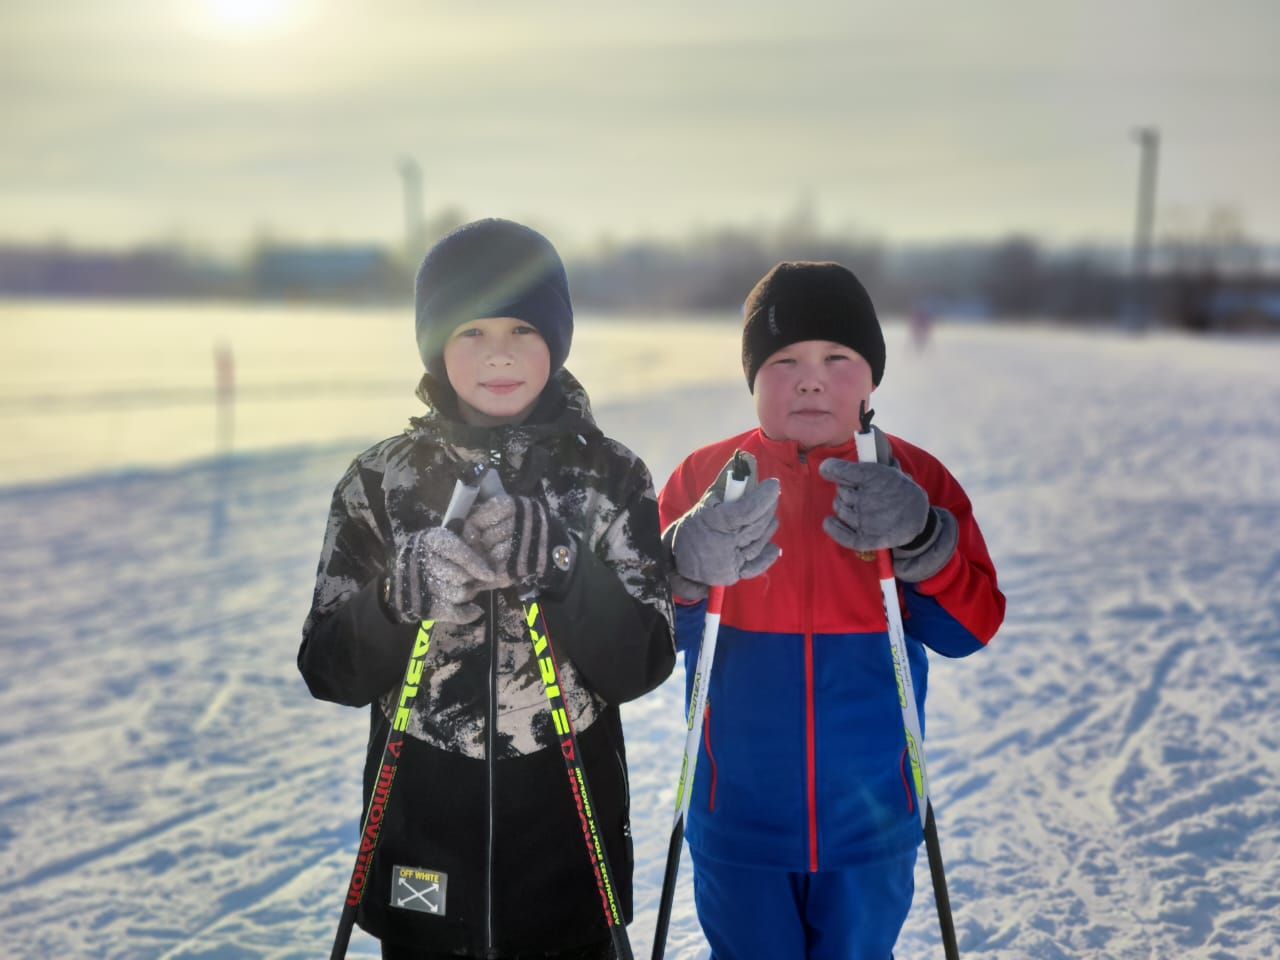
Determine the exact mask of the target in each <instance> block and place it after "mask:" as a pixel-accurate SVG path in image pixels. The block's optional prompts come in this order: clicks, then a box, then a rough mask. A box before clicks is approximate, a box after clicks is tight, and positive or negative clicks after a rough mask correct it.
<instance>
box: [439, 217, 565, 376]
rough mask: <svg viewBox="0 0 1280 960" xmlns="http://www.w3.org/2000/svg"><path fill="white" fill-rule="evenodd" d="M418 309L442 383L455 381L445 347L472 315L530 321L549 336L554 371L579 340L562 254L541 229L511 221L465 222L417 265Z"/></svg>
mask: <svg viewBox="0 0 1280 960" xmlns="http://www.w3.org/2000/svg"><path fill="white" fill-rule="evenodd" d="M414 315H415V323H416V328H417V334H418V353H419V354H421V356H422V363H423V366H425V367H426V368H427V372H428V373H430V374H431V375H432V376H433V377H435V379H436V380H438V381H440V382H441V383H447V382H448V379H447V376H446V374H445V369H444V345H445V343H446V342H447V341H448V339H449V335H450V334H451V333H453V331H454V330H455V329H457V327H458V326H459V325H460V324H463V323H467V322H469V321H471V320H480V319H482V318H485V317H514V318H515V319H517V320H523V321H524V322H525V323H527V324H529V325H530V326H532V327H533V328H534V329H535V330H537V331H538V333H540V334H541V335H542V339H543V340H545V341H546V342H547V349H548V350H549V351H550V353H551V373H553V374H554V373H555V372H556V371H557V370H559V369H560V367H561V366H563V365H564V360H565V357H566V356H568V354H569V344H570V343H571V342H572V341H573V305H572V304H571V303H570V301H569V281H568V279H567V278H566V277H565V273H564V264H563V263H561V261H560V256H559V254H557V253H556V249H555V247H553V246H552V245H551V241H549V240H548V239H547V238H546V237H544V236H543V235H542V234H540V233H538V232H537V231H536V230H531V229H530V228H529V227H526V226H523V225H521V224H519V223H514V222H512V221H510V220H499V219H489V220H476V221H474V222H472V223H467V224H464V225H463V226H461V227H458V229H457V230H454V231H453V232H452V233H450V234H449V235H448V236H446V237H444V238H443V239H442V240H440V242H439V243H437V244H436V245H435V246H434V247H432V248H431V250H430V252H429V253H427V256H426V258H425V259H424V260H423V261H422V266H421V267H419V268H418V279H417V283H416V284H415V287H414Z"/></svg>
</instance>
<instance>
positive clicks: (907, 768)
mask: <svg viewBox="0 0 1280 960" xmlns="http://www.w3.org/2000/svg"><path fill="white" fill-rule="evenodd" d="M898 768H899V770H900V771H901V772H902V789H903V791H904V792H905V793H906V795H907V813H915V812H916V792H915V789H914V788H913V787H912V785H911V765H910V761H909V760H908V758H907V748H906V747H903V748H902V756H901V757H900V758H899V759H898Z"/></svg>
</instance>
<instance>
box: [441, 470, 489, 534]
mask: <svg viewBox="0 0 1280 960" xmlns="http://www.w3.org/2000/svg"><path fill="white" fill-rule="evenodd" d="M488 470H489V468H488V467H486V466H485V465H484V464H483V463H471V464H468V465H467V466H466V467H464V468H463V471H462V474H461V476H459V477H458V480H457V482H456V483H455V484H454V485H453V494H452V495H451V496H450V497H449V506H447V507H445V510H444V526H445V529H447V530H450V531H452V532H453V533H458V534H460V533H462V524H463V523H464V522H465V521H466V519H467V514H468V513H470V512H471V507H472V505H473V504H474V503H475V502H476V497H477V496H478V495H479V494H480V482H481V480H482V479H483V478H484V476H485V474H486V473H487V472H488Z"/></svg>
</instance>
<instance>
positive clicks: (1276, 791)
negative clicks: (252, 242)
mask: <svg viewBox="0 0 1280 960" xmlns="http://www.w3.org/2000/svg"><path fill="white" fill-rule="evenodd" d="M183 309H184V310H188V311H190V312H189V314H188V315H186V316H183V317H182V318H181V319H180V320H175V319H174V318H173V317H172V316H168V315H166V313H165V311H164V310H163V309H162V308H158V307H151V308H141V309H135V308H129V309H126V308H124V307H112V308H101V307H93V308H89V307H86V308H84V309H83V310H81V309H80V308H66V307H62V308H33V307H26V306H21V305H0V327H2V328H3V329H4V330H5V338H6V344H7V345H8V350H9V355H8V356H6V357H5V358H4V359H3V360H2V361H0V362H3V363H4V364H5V366H4V367H3V369H4V378H3V379H4V381H5V383H4V386H3V392H0V439H2V440H3V444H0V449H2V450H3V454H2V456H3V458H4V460H3V465H2V466H3V471H4V472H3V478H4V481H5V482H6V483H9V484H15V483H17V482H21V485H11V486H8V487H7V488H5V489H0V537H2V538H3V544H4V547H3V551H2V552H0V578H2V582H4V584H5V586H6V589H5V590H4V591H3V593H2V594H0V945H2V946H0V955H3V956H5V957H15V958H31V960H46V958H53V957H57V958H81V957H83V958H130V960H132V958H240V957H249V958H272V960H285V958H299V960H301V958H314V957H317V956H325V955H327V953H328V948H329V943H330V941H331V938H332V934H333V927H334V924H335V922H336V920H337V916H338V912H339V907H340V902H341V896H342V892H343V889H344V884H345V880H346V877H347V875H348V873H349V871H350V867H351V859H352V856H353V853H354V847H355V840H356V833H357V821H358V817H359V809H358V807H359V799H358V793H359V788H358V781H357V774H358V770H357V767H358V758H359V756H360V755H361V751H362V749H363V742H364V736H365V729H366V726H365V725H366V718H365V714H364V712H363V711H357V710H346V709H343V708H340V707H336V706H333V705H330V704H324V703H318V702H315V701H312V700H311V699H310V698H309V697H308V695H307V692H306V689H305V687H304V686H303V684H302V681H301V679H300V678H299V676H298V674H297V671H296V669H295V666H294V655H295V653H296V649H297V643H298V634H299V628H300V626H301V623H302V619H303V616H304V614H305V612H306V609H307V605H308V602H309V599H310V590H311V584H312V577H313V574H314V565H315V562H316V556H317V553H318V549H319V546H320V537H321V533H322V530H323V524H324V518H325V510H326V506H327V502H328V497H329V494H330V492H331V490H332V486H333V484H334V483H335V482H336V480H337V478H338V476H339V475H340V473H341V472H342V470H343V468H344V467H345V465H346V463H347V461H348V460H349V459H350V457H351V456H352V455H353V454H354V453H355V452H356V451H357V450H358V449H359V448H360V446H361V444H362V443H363V439H362V438H367V439H376V438H377V437H378V436H381V435H384V434H385V433H388V432H392V431H394V430H395V429H396V428H397V426H398V424H399V422H400V421H401V419H402V418H403V416H404V415H405V414H408V413H411V412H415V410H416V407H415V402H414V401H413V400H412V397H411V395H410V393H409V390H410V389H411V387H412V381H413V378H414V375H415V369H416V359H415V358H414V357H413V355H412V353H411V352H409V353H408V355H407V357H406V355H405V351H406V350H408V351H411V350H412V346H411V343H412V341H411V338H410V337H409V335H408V321H407V319H406V317H405V315H404V314H403V313H397V314H395V315H394V316H392V315H391V314H390V313H388V314H386V315H382V314H375V313H350V314H348V313H342V312H339V311H329V312H321V311H312V312H310V313H307V314H302V313H300V312H297V311H283V310H282V311H246V312H245V313H244V314H242V315H232V314H231V313H230V312H229V311H228V310H227V309H226V308H222V309H221V310H219V309H213V308H209V309H207V310H206V309H204V308H199V309H192V308H183ZM59 324H61V326H59ZM303 330H305V331H307V332H308V335H307V337H305V338H302V339H300V338H299V336H298V333H299V331H303ZM353 330H355V331H356V336H355V337H354V338H353V337H352V332H353ZM221 337H226V338H229V339H230V340H231V342H233V344H234V346H235V349H236V352H237V361H238V364H239V365H238V368H237V379H238V382H239V384H240V386H241V390H242V394H241V396H242V403H241V405H240V408H239V410H238V411H237V419H236V432H237V449H238V450H241V451H248V452H241V453H238V454H237V455H236V456H235V457H233V458H231V459H224V460H216V459H204V460H198V461H192V460H191V458H193V457H201V456H205V457H207V456H208V454H209V453H210V451H211V449H212V446H211V437H212V436H213V413H212V409H211V407H210V405H209V403H208V400H209V397H210V396H211V391H212V379H211V370H212V362H211V353H210V344H211V343H212V342H214V340H215V339H217V338H221ZM888 339H889V362H888V366H887V372H886V379H885V387H884V389H883V390H882V391H880V393H879V394H878V395H877V403H876V407H877V409H878V411H879V415H878V422H881V423H882V425H883V426H884V427H885V428H886V429H888V430H890V431H892V432H895V433H900V434H902V435H904V436H906V437H908V438H910V439H913V440H915V441H916V442H918V443H920V444H922V445H924V446H926V447H928V448H929V449H931V450H933V451H934V452H935V453H936V454H938V455H939V456H940V457H941V458H942V459H943V460H944V461H945V462H946V463H947V464H948V465H949V466H950V467H951V469H952V470H953V472H954V473H956V475H957V476H958V477H959V478H960V479H961V480H962V482H964V483H965V485H966V487H967V488H968V490H969V493H970V495H971V496H972V498H973V500H974V503H975V507H976V510H977V514H978V517H979V519H980V521H981V522H982V524H983V527H984V530H985V532H986V535H987V539H988V542H989V544H990V546H991V548H992V554H993V556H994V557H995V559H996V562H997V565H998V567H999V570H1000V574H1001V582H1002V586H1003V587H1004V590H1005V592H1006V594H1007V595H1008V599H1009V616H1008V619H1007V621H1006V624H1005V627H1004V629H1003V630H1002V631H1001V633H1000V635H999V636H998V637H997V638H996V640H995V641H994V642H993V644H992V646H991V648H990V649H989V650H988V651H986V652H984V653H982V654H980V655H977V656H975V657H973V658H970V659H968V660H964V661H957V662H948V661H944V660H941V659H939V658H935V659H934V669H933V672H932V676H931V684H930V697H929V705H930V708H929V716H930V723H929V734H930V737H929V741H928V757H929V761H930V773H931V776H932V780H933V785H934V790H935V796H936V799H935V806H936V808H937V812H938V819H939V828H940V832H941V837H942V846H943V851H944V854H945V856H946V861H947V868H948V876H949V879H950V884H951V897H952V902H953V905H954V908H955V913H956V920H957V926H958V929H959V935H960V947H961V953H962V955H964V956H966V957H988V958H1009V960H1022V958H1050V960H1052V958H1107V960H1111V958H1142V960H1152V958H1156V960H1164V958H1214V960H1228V958H1230V960H1238V958H1262V957H1274V956H1277V952H1278V949H1280V948H1278V946H1277V945H1278V944H1280V680H1278V679H1277V676H1276V672H1275V671H1276V670H1277V668H1278V667H1280V420H1278V419H1277V413H1278V412H1280V375H1277V370H1280V341H1275V340H1271V341H1266V340H1232V341H1226V340H1213V339H1207V340H1206V339H1187V338H1182V337H1178V336H1173V335H1163V334H1161V335H1148V336H1141V337H1136V338H1135V337H1127V336H1122V335H1116V334H1111V333H1104V332H1098V331H1088V332H1068V331H1063V330H1053V329H1046V328H1014V329H1006V328H993V327H980V326H963V327H961V326H956V327H948V326H944V327H942V328H941V329H940V330H938V331H937V335H936V337H935V339H934V341H933V343H932V345H931V347H930V349H929V350H927V351H926V352H924V353H915V352H913V351H912V350H911V348H910V347H909V345H908V343H907V341H906V337H905V332H904V331H903V330H902V329H901V328H900V327H896V326H895V327H892V328H891V329H890V330H889V334H888ZM351 343H364V344H365V346H364V348H362V349H361V350H360V351H359V352H355V351H353V350H352V349H351V348H350V344H351ZM273 351H274V353H273ZM144 355H145V356H144ZM286 355H287V356H289V357H290V358H291V359H293V360H294V362H295V368H294V369H293V371H292V372H290V373H289V374H287V375H285V374H280V373H279V372H278V370H279V359H280V357H282V356H286ZM130 357H132V358H133V359H132V360H130V359H129V358H130ZM273 357H274V360H273V359H272V358H273ZM736 357H737V337H736V330H735V329H734V327H733V326H732V324H728V325H725V324H720V325H717V324H710V323H694V322H689V321H684V322H674V321H673V322H664V323H660V324H653V325H645V324H640V323H638V322H627V323H623V322H621V321H614V322H610V323H607V324H606V323H592V322H591V321H590V320H588V319H582V320H580V325H579V333H578V338H577V342H576V343H575V348H574V353H573V355H572V356H571V362H570V364H569V366H570V368H571V369H573V370H574V371H575V372H577V373H578V374H579V375H580V377H581V378H582V379H583V381H584V382H585V383H586V385H587V387H588V388H589V389H590V390H591V391H592V394H593V396H594V397H595V400H596V407H597V410H596V412H597V416H598V418H599V420H600V421H601V423H602V425H603V426H604V428H605V429H606V430H607V431H609V432H611V433H612V434H613V435H615V436H617V437H619V438H621V439H623V440H624V441H625V442H627V443H628V444H629V445H630V446H632V447H633V448H634V449H635V450H637V451H638V452H639V453H640V454H641V455H643V456H644V457H645V458H646V460H647V461H648V462H649V464H650V466H651V468H652V469H653V472H654V474H655V477H656V478H657V480H658V482H659V483H661V481H662V480H664V479H665V477H666V475H667V473H668V472H669V471H670V469H671V468H672V467H673V466H674V465H675V463H676V462H677V460H678V459H679V457H681V456H682V455H683V454H684V453H686V452H687V451H688V450H689V449H691V448H692V447H693V446H695V445H697V444H700V443H703V442H706V441H709V440H711V439H715V438H717V437H720V436H723V435H726V434H728V433H730V432H731V431H736V430H738V429H742V428H744V427H746V426H748V425H750V423H751V422H752V411H751V406H750V400H749V397H748V395H747V393H746V389H745V386H744V384H743V382H742V379H741V373H740V370H739V368H738V366H737V360H736ZM41 358H43V359H41ZM144 360H145V362H144ZM317 384H319V385H320V387H319V388H317V386H316V385H317ZM184 390H185V391H188V392H187V393H185V394H184V393H183V392H182V391H184ZM193 390H194V391H196V392H194V393H193V392H191V391H193ZM73 391H80V392H81V394H82V396H79V397H78V399H77V398H73V399H72V400H70V401H66V402H63V403H62V405H61V406H59V405H58V403H56V402H53V398H55V397H67V396H68V395H70V394H71V393H72V392H73ZM40 397H46V398H49V399H50V402H49V403H47V404H44V405H43V407H44V409H42V404H41V403H40V402H38V399H39V398H40ZM165 397H167V398H168V401H167V402H168V403H169V404H170V405H169V406H167V407H161V408H157V407H156V406H155V400H157V399H163V398H165ZM155 436H162V437H164V438H165V448H164V449H160V450H157V449H155V444H154V442H153V441H152V440H151V438H152V437H155ZM129 462H146V463H149V464H151V466H148V467H146V468H143V469H136V470H131V471H122V470H120V469H119V468H120V467H122V466H124V465H125V464H127V463H129ZM104 466H105V467H111V468H113V469H112V470H111V471H109V472H89V473H85V472H84V471H94V470H100V468H102V467H104ZM68 474H76V476H73V477H69V478H68V477H67V476H66V475H68ZM59 475H62V476H61V478H59ZM624 718H625V720H626V723H627V732H628V742H629V747H630V758H631V764H632V786H633V791H634V802H633V818H634V819H633V827H634V830H635V836H636V844H637V920H636V922H635V923H634V924H633V925H632V928H631V936H632V942H633V944H634V945H635V947H636V951H637V955H638V956H640V955H645V956H647V954H648V950H649V945H650V938H651V935H652V929H653V919H654V910H655V906H656V900H657V895H658V887H659V885H660V882H661V874H662V861H663V858H664V856H665V850H666V840H667V835H668V831H669V828H670V818H671V804H672V802H673V795H674V781H675V778H676V774H677V772H678V765H679V758H678V751H679V750H680V747H681V743H682V730H683V724H682V719H681V708H680V683H679V680H678V678H673V679H672V680H671V681H670V682H668V683H667V684H665V685H664V686H663V687H662V688H660V689H659V690H658V691H657V692H655V693H654V694H653V695H651V696H649V697H648V698H646V699H644V700H642V701H640V702H638V703H635V704H631V705H628V707H627V708H626V709H625V710H624ZM566 802H567V799H566ZM921 859H922V865H921V869H920V872H919V874H918V887H919V893H918V895H917V899H916V906H915V909H914V911H913V913H912V915H911V917H910V919H909V921H908V924H907V927H906V930H905V932H904V935H903V938H902V940H901V941H900V944H899V949H898V951H897V956H898V958H899V960H903V958H925V957H938V956H941V949H940V947H939V946H938V938H937V932H936V931H937V924H936V919H935V916H934V913H933V904H932V897H931V895H930V893H929V889H928V876H927V873H926V872H925V871H924V866H923V857H922V858H921ZM689 875H690V871H689V867H688V863H687V860H686V863H685V866H684V868H683V869H682V873H681V880H682V885H683V887H682V890H681V892H680V893H679V895H678V897H677V906H676V916H675V919H674V922H673V931H672V937H671V948H670V949H669V950H668V956H671V957H675V958H682V960H693V958H700V957H702V956H703V955H704V954H705V946H704V945H703V942H702V940H701V936H700V934H699V931H698V927H697V921H696V918H695V917H694V914H693V910H692V903H691V895H690V893H689V888H688V879H689ZM352 955H353V956H356V955H358V956H376V946H375V945H374V943H373V942H372V941H371V940H369V939H368V938H365V937H363V935H357V938H356V939H355V940H354V941H353V949H352Z"/></svg>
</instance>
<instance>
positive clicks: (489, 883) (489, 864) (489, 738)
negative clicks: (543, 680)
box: [484, 449, 502, 957]
mask: <svg viewBox="0 0 1280 960" xmlns="http://www.w3.org/2000/svg"><path fill="white" fill-rule="evenodd" d="M501 464H502V452H501V451H500V450H496V449H490V451H489V466H490V468H492V469H493V470H495V471H496V470H497V469H498V467H499V466H500V465H501ZM488 597H489V602H488V606H489V610H488V615H487V616H486V617H485V621H486V623H485V634H486V639H487V640H488V642H489V719H488V723H486V724H485V746H484V756H485V766H486V768H487V771H486V772H487V776H486V778H485V784H486V790H487V792H488V796H487V798H486V799H487V801H488V814H489V819H488V825H487V832H488V840H487V842H486V844H485V848H486V850H485V852H486V857H485V870H484V914H485V951H484V952H485V956H486V957H491V956H493V955H494V953H495V950H496V948H495V946H494V939H495V938H494V930H493V847H494V834H495V824H494V818H495V814H494V807H495V805H496V804H497V795H498V790H497V776H498V765H497V757H496V755H495V754H496V751H497V745H498V594H497V591H495V590H490V591H489V594H488Z"/></svg>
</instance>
